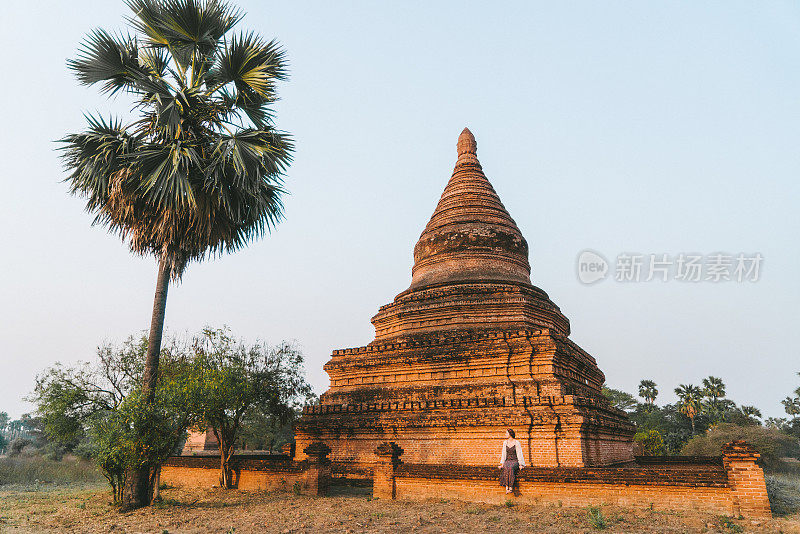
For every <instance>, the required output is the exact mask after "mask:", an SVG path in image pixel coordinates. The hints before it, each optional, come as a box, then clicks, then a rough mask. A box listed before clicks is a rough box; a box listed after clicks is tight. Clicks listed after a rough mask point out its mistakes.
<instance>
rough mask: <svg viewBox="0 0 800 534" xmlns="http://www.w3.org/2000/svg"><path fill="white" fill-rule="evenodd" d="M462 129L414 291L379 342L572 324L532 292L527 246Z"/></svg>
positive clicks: (564, 329) (389, 315) (385, 311)
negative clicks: (454, 331)
mask: <svg viewBox="0 0 800 534" xmlns="http://www.w3.org/2000/svg"><path fill="white" fill-rule="evenodd" d="M477 146H478V145H477V143H476V141H475V137H474V136H473V135H472V132H470V131H469V129H467V128H464V130H463V131H462V132H461V135H460V136H459V138H458V143H457V145H456V147H457V150H458V159H457V161H456V165H455V169H453V174H452V176H451V177H450V180H449V182H448V183H447V186H446V187H445V189H444V192H443V193H442V196H441V198H440V199H439V204H438V205H437V206H436V209H435V210H434V212H433V215H432V216H431V219H430V221H428V224H427V225H426V227H425V230H424V231H423V232H422V235H421V236H420V238H419V241H418V242H417V244H416V246H415V247H414V267H413V269H412V278H411V286H410V287H409V288H408V289H407V290H406V291H404V292H403V293H401V294H400V295H398V296H397V297H396V298H395V300H394V302H392V303H391V304H387V305H386V306H383V307H381V309H380V311H379V312H378V314H377V315H375V317H373V319H372V323H373V325H375V341H374V342H373V343H383V342H385V341H387V340H394V339H401V338H407V337H409V336H415V335H418V334H430V333H432V332H447V331H453V330H483V329H488V328H529V327H542V328H552V329H554V330H555V331H557V332H559V333H560V334H563V335H569V321H568V320H567V318H566V317H564V316H563V315H562V314H561V312H560V310H559V309H558V307H557V306H556V305H555V304H553V303H552V302H551V301H550V299H549V298H548V296H547V294H546V293H545V292H544V291H542V290H541V289H539V288H537V287H534V286H533V285H531V281H530V272H531V268H530V264H529V263H528V243H527V242H526V241H525V238H524V237H522V233H521V232H520V230H519V228H517V224H516V223H515V222H514V219H512V218H511V216H510V215H509V213H508V211H507V210H506V208H505V206H503V203H502V202H501V201H500V198H499V197H498V196H497V193H496V192H495V190H494V188H493V187H492V184H491V183H489V180H488V179H487V178H486V175H485V174H484V173H483V169H482V167H481V164H480V162H479V161H478V156H477Z"/></svg>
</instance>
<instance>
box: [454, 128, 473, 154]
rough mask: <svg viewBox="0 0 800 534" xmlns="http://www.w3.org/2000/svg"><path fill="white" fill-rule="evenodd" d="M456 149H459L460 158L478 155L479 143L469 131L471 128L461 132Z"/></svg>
mask: <svg viewBox="0 0 800 534" xmlns="http://www.w3.org/2000/svg"><path fill="white" fill-rule="evenodd" d="M456 148H457V149H458V156H459V157H461V156H463V155H466V154H477V153H478V143H477V142H476V141H475V136H474V135H472V132H470V131H469V128H464V129H463V130H461V135H459V136H458V143H456Z"/></svg>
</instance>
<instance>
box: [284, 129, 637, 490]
mask: <svg viewBox="0 0 800 534" xmlns="http://www.w3.org/2000/svg"><path fill="white" fill-rule="evenodd" d="M457 148H458V161H457V162H456V165H455V169H454V170H453V175H452V177H451V178H450V181H449V182H448V183H447V187H445V190H444V192H443V193H442V196H441V199H440V200H439V204H438V205H437V206H436V210H435V211H434V212H433V216H432V217H431V219H430V221H429V222H428V224H427V226H426V227H425V230H424V231H423V232H422V235H421V236H420V238H419V241H418V242H417V244H416V246H415V247H414V267H413V269H412V278H411V286H410V287H409V288H408V289H407V290H405V291H403V292H402V293H400V294H399V295H398V296H397V297H396V298H395V299H394V302H392V303H390V304H387V305H385V306H382V307H381V308H380V310H379V311H378V313H377V314H376V315H375V316H374V317H373V318H372V324H373V325H374V326H375V340H374V341H373V342H372V343H370V344H369V345H367V346H365V347H358V348H351V349H342V350H336V351H334V352H333V355H332V357H331V360H330V361H329V362H328V363H327V364H326V365H325V367H324V369H325V371H327V373H328V375H329V376H330V389H329V390H328V391H327V392H326V393H324V394H323V395H322V396H321V398H320V405H318V406H309V407H307V408H306V409H305V410H304V412H303V415H302V418H301V420H300V421H299V422H298V424H297V428H296V440H297V451H302V450H303V449H304V448H305V447H306V446H307V445H308V444H309V443H310V442H311V441H313V440H322V441H324V442H325V443H326V444H328V445H329V446H330V447H331V449H332V452H331V455H330V457H331V459H332V460H333V462H334V471H335V472H338V473H340V474H341V475H343V476H358V475H359V474H361V475H368V471H369V469H370V468H371V466H372V465H373V464H374V458H375V456H374V451H375V449H376V447H377V445H378V444H380V443H381V442H384V441H394V442H396V443H397V444H398V445H399V446H400V447H402V448H403V449H404V451H405V452H404V453H403V461H404V462H406V463H440V464H461V465H497V464H498V463H499V461H500V447H501V441H502V439H503V438H504V432H505V429H506V428H513V429H515V430H516V432H517V438H518V439H519V440H520V441H521V442H522V444H523V449H524V452H525V456H526V461H527V462H528V463H529V464H530V465H535V466H573V467H581V466H601V465H613V464H621V463H625V462H630V461H632V460H633V452H632V437H633V433H634V427H633V425H631V423H630V422H629V421H628V419H627V417H626V416H625V414H624V412H622V411H620V410H618V409H616V408H613V407H611V406H610V405H609V403H608V401H607V400H606V399H605V398H604V397H603V396H602V394H601V393H600V389H601V386H602V384H603V382H604V379H605V377H604V375H603V373H602V372H601V371H600V369H599V368H598V367H597V362H596V361H595V359H594V358H593V357H592V356H591V355H589V354H588V353H587V352H586V351H584V350H582V349H581V348H580V347H579V346H578V345H576V344H575V343H574V342H572V341H571V340H570V339H569V337H568V336H569V333H570V326H569V320H568V319H567V318H566V317H565V316H564V315H563V314H562V313H561V310H560V309H559V308H558V306H556V305H555V304H554V303H553V302H552V301H551V300H550V299H549V297H548V296H547V294H546V293H545V292H544V291H542V290H541V289H539V288H538V287H535V286H533V285H532V284H531V281H530V271H531V269H530V264H529V263H528V244H527V242H526V241H525V238H524V237H523V236H522V233H521V232H520V231H519V228H517V225H516V223H515V222H514V220H513V219H512V218H511V216H510V215H509V213H508V211H506V209H505V207H504V206H503V203H502V202H501V201H500V198H499V197H498V196H497V193H496V192H495V191H494V188H493V187H492V185H491V184H490V183H489V180H487V179H486V176H485V175H484V173H483V169H482V168H481V165H480V163H479V162H478V158H477V144H476V142H475V138H474V137H473V135H472V133H471V132H470V131H469V130H468V129H466V128H465V129H464V131H463V132H462V133H461V135H460V136H459V138H458V144H457ZM300 456H302V455H300Z"/></svg>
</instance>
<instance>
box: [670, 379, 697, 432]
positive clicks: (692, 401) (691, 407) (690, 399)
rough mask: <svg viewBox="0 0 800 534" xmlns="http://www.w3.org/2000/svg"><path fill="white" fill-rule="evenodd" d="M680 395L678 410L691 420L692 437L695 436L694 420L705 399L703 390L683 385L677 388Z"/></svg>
mask: <svg viewBox="0 0 800 534" xmlns="http://www.w3.org/2000/svg"><path fill="white" fill-rule="evenodd" d="M675 394H676V395H678V409H679V411H680V412H681V413H682V414H683V415H685V416H686V417H688V418H689V421H691V423H692V435H694V418H695V416H697V412H698V411H699V410H700V402H701V400H702V399H703V390H701V389H700V388H699V387H697V386H693V385H691V384H689V385H685V384H681V385H680V386H678V387H676V388H675Z"/></svg>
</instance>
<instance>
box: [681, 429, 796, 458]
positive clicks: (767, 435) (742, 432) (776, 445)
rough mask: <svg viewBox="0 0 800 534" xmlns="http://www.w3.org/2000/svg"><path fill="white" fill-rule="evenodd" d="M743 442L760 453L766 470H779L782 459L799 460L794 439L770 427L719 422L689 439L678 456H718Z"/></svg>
mask: <svg viewBox="0 0 800 534" xmlns="http://www.w3.org/2000/svg"><path fill="white" fill-rule="evenodd" d="M737 439H740V440H744V441H746V442H747V443H749V444H750V445H752V446H753V447H754V448H755V449H756V450H757V451H758V452H759V454H761V463H762V465H764V466H765V467H778V466H780V465H781V463H782V462H781V458H782V457H785V456H789V457H793V458H800V444H798V443H797V439H795V438H793V437H792V436H789V435H786V434H784V433H783V432H781V431H779V430H775V429H773V428H764V427H763V426H739V425H734V424H730V423H720V424H718V425H716V426H714V427H712V428H710V429H709V430H708V432H706V433H705V434H703V435H702V436H696V437H694V438H692V439H690V440H689V442H688V443H687V444H686V445H685V446H684V447H683V450H682V451H681V454H685V455H689V456H719V455H721V454H722V447H723V445H725V444H726V443H729V442H731V441H734V440H737Z"/></svg>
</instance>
